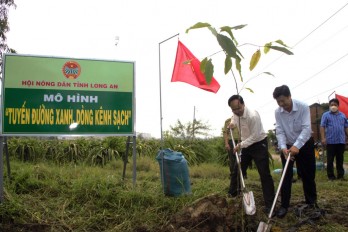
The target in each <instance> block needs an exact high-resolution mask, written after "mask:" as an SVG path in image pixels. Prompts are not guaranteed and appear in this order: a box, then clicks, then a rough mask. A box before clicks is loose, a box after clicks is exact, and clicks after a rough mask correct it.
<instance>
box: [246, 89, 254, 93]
mask: <svg viewBox="0 0 348 232" xmlns="http://www.w3.org/2000/svg"><path fill="white" fill-rule="evenodd" d="M245 89H246V90H249V91H250V92H251V93H254V91H253V90H252V89H250V88H245Z"/></svg>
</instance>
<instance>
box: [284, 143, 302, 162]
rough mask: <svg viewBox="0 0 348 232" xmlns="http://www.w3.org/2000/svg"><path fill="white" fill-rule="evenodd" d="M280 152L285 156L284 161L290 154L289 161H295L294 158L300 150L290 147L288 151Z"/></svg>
mask: <svg viewBox="0 0 348 232" xmlns="http://www.w3.org/2000/svg"><path fill="white" fill-rule="evenodd" d="M282 152H283V155H284V156H285V159H287V158H288V155H289V154H290V155H291V158H290V159H291V160H292V161H294V160H295V156H296V155H297V154H298V153H299V152H300V150H299V149H298V148H297V147H295V146H292V147H290V149H286V148H284V149H282Z"/></svg>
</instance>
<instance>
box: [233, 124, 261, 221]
mask: <svg viewBox="0 0 348 232" xmlns="http://www.w3.org/2000/svg"><path fill="white" fill-rule="evenodd" d="M230 133H231V138H232V143H233V147H236V144H235V142H234V138H233V134H232V129H230ZM235 154H236V162H237V165H238V169H239V173H240V180H241V184H242V193H243V205H244V210H245V213H246V214H247V215H254V214H255V212H256V206H255V200H254V194H253V192H252V191H247V189H246V187H245V183H244V178H243V173H242V168H241V165H240V160H239V155H238V153H237V152H236V153H235Z"/></svg>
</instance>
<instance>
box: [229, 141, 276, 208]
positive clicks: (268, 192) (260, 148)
mask: <svg viewBox="0 0 348 232" xmlns="http://www.w3.org/2000/svg"><path fill="white" fill-rule="evenodd" d="M252 160H254V163H255V165H256V168H257V171H258V172H259V175H260V179H261V186H262V193H263V199H264V202H265V206H266V207H268V208H271V207H272V203H273V199H274V182H273V178H272V175H271V172H270V168H269V157H268V143H267V138H265V139H263V140H261V141H260V142H257V143H254V144H252V145H250V146H249V147H247V148H243V149H242V155H241V168H242V173H246V170H247V168H248V166H249V165H250V163H251V161H252ZM237 178H238V175H233V176H232V178H231V183H232V184H233V183H237ZM232 179H234V181H232ZM236 188H237V186H235V189H236Z"/></svg>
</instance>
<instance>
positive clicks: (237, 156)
mask: <svg viewBox="0 0 348 232" xmlns="http://www.w3.org/2000/svg"><path fill="white" fill-rule="evenodd" d="M230 134H231V138H232V143H233V147H236V143H235V142H234V138H233V133H232V129H231V128H230ZM235 155H236V161H237V165H238V169H239V173H240V180H241V182H242V188H243V190H244V189H245V183H244V178H243V173H242V167H241V165H240V160H239V155H238V153H237V152H236V153H235Z"/></svg>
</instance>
